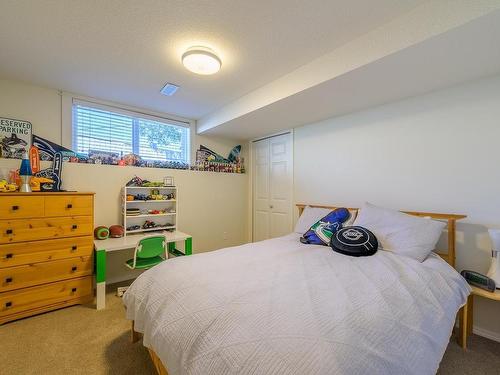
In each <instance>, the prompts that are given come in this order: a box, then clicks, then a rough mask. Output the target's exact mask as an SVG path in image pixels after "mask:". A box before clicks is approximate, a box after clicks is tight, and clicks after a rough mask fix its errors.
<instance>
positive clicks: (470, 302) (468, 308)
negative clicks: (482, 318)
mask: <svg viewBox="0 0 500 375" xmlns="http://www.w3.org/2000/svg"><path fill="white" fill-rule="evenodd" d="M471 287H472V293H471V294H470V296H469V298H468V299H467V304H466V305H465V306H464V307H462V309H461V311H460V334H459V337H458V343H459V344H460V346H461V347H462V348H463V349H467V336H468V335H470V334H471V333H472V324H473V323H474V296H479V297H483V298H488V299H491V300H494V301H500V290H499V289H497V290H495V291H494V292H488V291H487V290H484V289H481V288H477V287H475V286H471Z"/></svg>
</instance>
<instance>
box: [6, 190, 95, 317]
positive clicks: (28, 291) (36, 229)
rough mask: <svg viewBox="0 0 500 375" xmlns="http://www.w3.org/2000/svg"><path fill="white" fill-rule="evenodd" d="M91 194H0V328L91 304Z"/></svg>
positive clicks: (92, 203) (92, 211)
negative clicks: (42, 314)
mask: <svg viewBox="0 0 500 375" xmlns="http://www.w3.org/2000/svg"><path fill="white" fill-rule="evenodd" d="M93 221H94V194H93V193H66V192H61V193H5V194H0V324H3V323H5V322H8V321H11V320H15V319H19V318H24V317H27V316H31V315H35V314H38V313H42V312H46V311H49V310H54V309H58V308H61V307H65V306H70V305H75V304H80V303H87V302H90V301H92V299H93V296H94V293H93V284H92V273H93V268H94V267H93V265H94V263H93V249H94V248H93V227H94V224H93Z"/></svg>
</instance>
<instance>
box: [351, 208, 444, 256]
mask: <svg viewBox="0 0 500 375" xmlns="http://www.w3.org/2000/svg"><path fill="white" fill-rule="evenodd" d="M354 225H356V226H361V227H365V228H367V229H369V230H371V231H372V232H373V233H374V234H375V236H376V237H377V239H378V241H379V245H380V248H381V249H382V250H386V251H392V252H394V253H396V254H400V255H404V256H408V257H410V258H413V259H416V260H418V261H419V262H423V261H424V260H425V258H427V256H428V255H429V254H430V253H431V251H432V250H434V249H435V247H436V244H437V242H438V240H439V237H441V233H442V231H443V229H444V227H445V226H446V224H445V223H442V222H440V221H436V220H429V219H423V218H420V217H417V216H412V215H408V214H404V213H402V212H399V211H395V210H390V209H387V208H381V207H377V206H374V205H372V204H370V203H365V204H364V206H363V207H362V208H361V210H360V211H359V212H358V216H357V217H356V220H355V221H354Z"/></svg>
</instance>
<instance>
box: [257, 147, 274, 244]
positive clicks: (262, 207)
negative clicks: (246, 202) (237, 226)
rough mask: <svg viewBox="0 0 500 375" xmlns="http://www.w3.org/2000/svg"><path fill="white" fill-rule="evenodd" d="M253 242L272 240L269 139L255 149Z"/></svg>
mask: <svg viewBox="0 0 500 375" xmlns="http://www.w3.org/2000/svg"><path fill="white" fill-rule="evenodd" d="M253 159H254V160H253V165H254V173H253V197H254V198H253V207H254V213H253V240H254V241H262V240H265V239H268V238H270V234H271V232H270V228H269V224H270V221H271V220H270V217H269V216H270V208H269V206H270V205H269V200H270V188H269V139H264V140H262V141H258V142H255V143H254V149H253Z"/></svg>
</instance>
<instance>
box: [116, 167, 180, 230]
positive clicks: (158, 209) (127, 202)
mask: <svg viewBox="0 0 500 375" xmlns="http://www.w3.org/2000/svg"><path fill="white" fill-rule="evenodd" d="M164 185H165V184H164V182H157V181H147V180H143V179H141V178H140V177H138V176H134V178H132V179H131V180H130V181H128V182H127V184H126V186H124V187H123V188H122V206H123V211H122V215H123V216H122V217H123V226H124V227H125V228H126V231H125V235H127V233H138V232H149V231H162V230H175V228H176V223H177V199H176V198H177V187H175V186H164ZM157 217H168V220H165V221H163V220H162V222H158V221H157V220H156V219H157ZM153 220H154V221H153Z"/></svg>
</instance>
